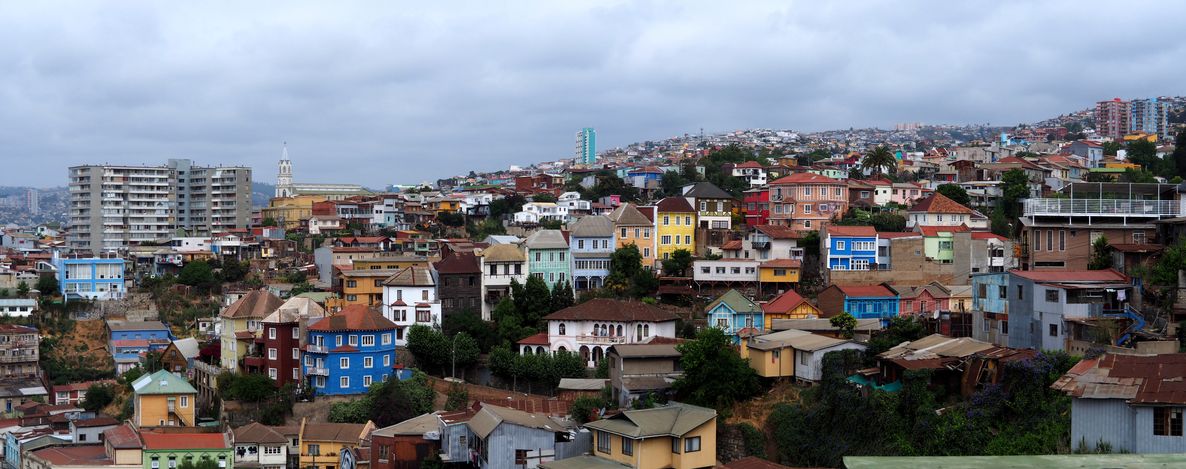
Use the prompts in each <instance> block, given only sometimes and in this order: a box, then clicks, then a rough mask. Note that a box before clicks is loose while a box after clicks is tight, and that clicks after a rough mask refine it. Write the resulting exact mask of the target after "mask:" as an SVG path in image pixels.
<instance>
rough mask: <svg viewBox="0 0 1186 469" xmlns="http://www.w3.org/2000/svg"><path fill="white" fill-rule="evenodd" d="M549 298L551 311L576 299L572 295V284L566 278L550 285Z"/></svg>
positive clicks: (562, 307)
mask: <svg viewBox="0 0 1186 469" xmlns="http://www.w3.org/2000/svg"><path fill="white" fill-rule="evenodd" d="M551 300H552V301H551V303H552V304H551V307H550V308H549V309H550V310H551V312H552V313H554V312H556V311H560V310H562V309H564V308H567V307H569V306H572V305H574V304H576V299H575V298H573V296H572V284H570V283H568V280H565V281H563V282H556V284H555V285H553V286H552V296H551Z"/></svg>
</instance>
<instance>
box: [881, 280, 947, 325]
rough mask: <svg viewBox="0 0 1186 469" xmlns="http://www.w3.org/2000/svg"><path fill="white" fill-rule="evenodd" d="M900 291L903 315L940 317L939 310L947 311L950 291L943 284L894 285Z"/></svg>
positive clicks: (899, 296) (900, 307)
mask: <svg viewBox="0 0 1186 469" xmlns="http://www.w3.org/2000/svg"><path fill="white" fill-rule="evenodd" d="M892 288H893V289H894V291H896V292H898V298H899V301H900V305H899V308H898V311H899V312H900V313H899V314H901V315H902V316H928V317H931V318H935V317H938V314H939V311H946V310H947V308H948V299H949V298H950V295H949V294H950V292H949V291H948V290H947V289H946V288H944V287H943V286H941V285H938V284H934V283H932V284H930V285H923V286H920V287H904V286H896V285H895V286H892Z"/></svg>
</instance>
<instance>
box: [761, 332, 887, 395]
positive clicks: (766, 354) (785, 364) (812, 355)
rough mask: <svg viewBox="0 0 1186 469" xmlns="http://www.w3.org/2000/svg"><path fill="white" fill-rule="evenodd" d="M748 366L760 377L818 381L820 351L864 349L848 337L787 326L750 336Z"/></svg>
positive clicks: (822, 352) (821, 353)
mask: <svg viewBox="0 0 1186 469" xmlns="http://www.w3.org/2000/svg"><path fill="white" fill-rule="evenodd" d="M745 346H746V347H748V348H749V366H750V368H753V369H754V371H756V372H757V373H758V376H761V377H763V378H795V379H796V380H799V381H811V382H815V381H819V380H820V376H821V375H822V369H823V366H822V362H823V355H824V354H825V353H827V352H832V351H837V350H843V349H864V346H863V345H861V344H858V343H855V342H853V341H850V340H844V339H837V338H834V337H828V336H823V335H819V334H812V333H810V332H807V331H800V330H797V329H787V330H785V331H779V332H775V333H773V334H766V335H761V336H757V337H751V338H750V340H749V342H748V343H747V344H746V345H745Z"/></svg>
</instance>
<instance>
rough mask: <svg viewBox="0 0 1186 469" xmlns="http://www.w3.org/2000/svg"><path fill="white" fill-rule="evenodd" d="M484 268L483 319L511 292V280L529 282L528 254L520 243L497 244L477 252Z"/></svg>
mask: <svg viewBox="0 0 1186 469" xmlns="http://www.w3.org/2000/svg"><path fill="white" fill-rule="evenodd" d="M477 255H478V262H479V263H480V264H481V268H482V319H484V320H487V321H489V320H490V312H491V311H493V310H494V307H495V306H497V305H498V302H499V301H502V299H503V298H504V297H507V296H510V294H511V281H513V280H518V281H519V284H520V285H523V284H526V283H527V256H526V255H525V254H524V253H523V247H522V246H520V245H518V244H495V245H493V246H490V247H488V248H486V249H483V250H481V251H479V252H478V253H477Z"/></svg>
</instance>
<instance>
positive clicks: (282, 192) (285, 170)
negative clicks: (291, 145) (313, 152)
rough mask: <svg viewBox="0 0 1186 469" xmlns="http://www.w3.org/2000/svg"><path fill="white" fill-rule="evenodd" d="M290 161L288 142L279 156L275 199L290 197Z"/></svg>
mask: <svg viewBox="0 0 1186 469" xmlns="http://www.w3.org/2000/svg"><path fill="white" fill-rule="evenodd" d="M292 196H293V191H292V161H290V160H289V159H288V142H284V150H283V152H282V153H281V154H280V173H279V174H277V175H276V197H292Z"/></svg>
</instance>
